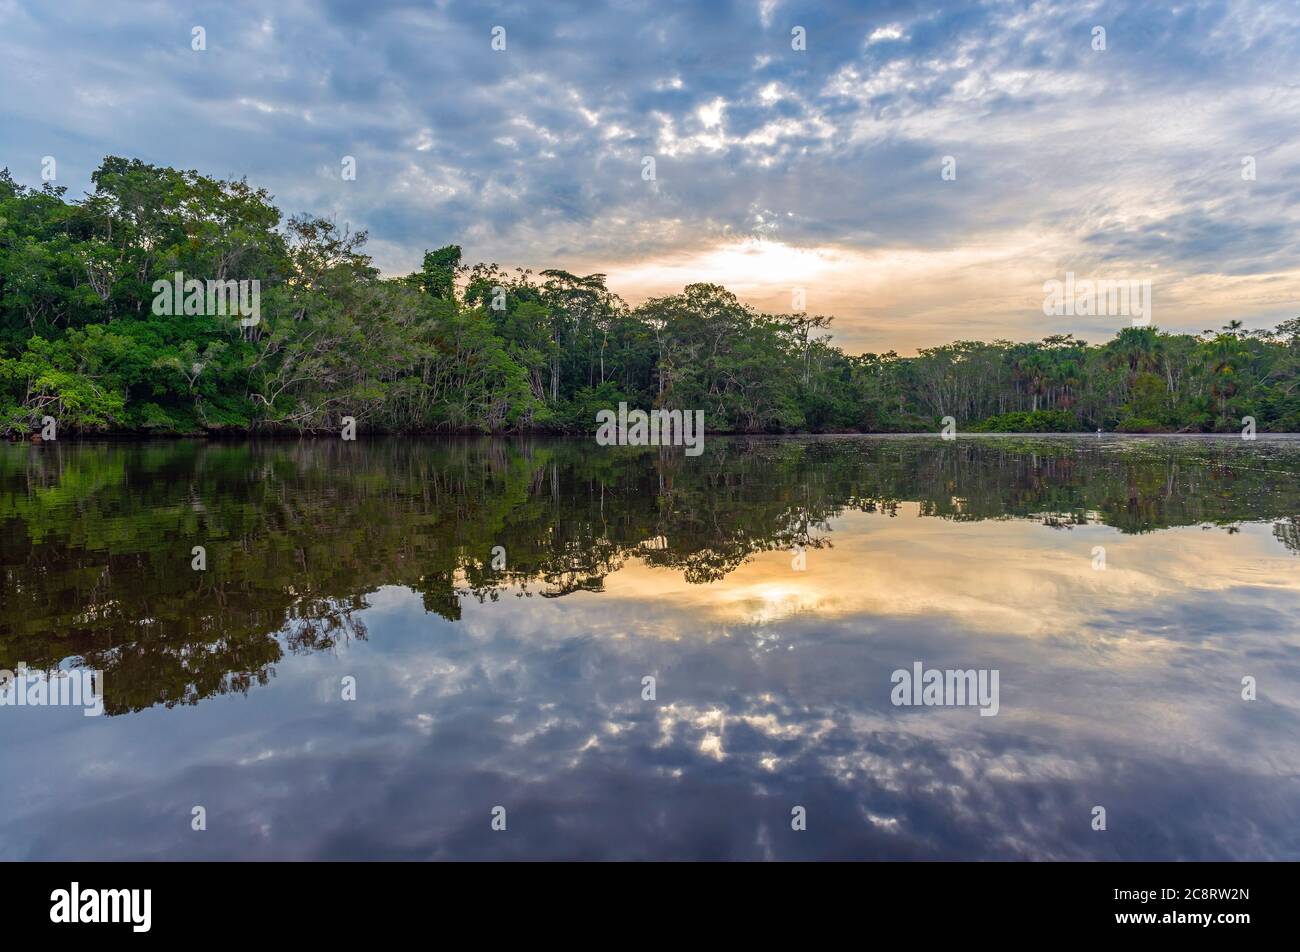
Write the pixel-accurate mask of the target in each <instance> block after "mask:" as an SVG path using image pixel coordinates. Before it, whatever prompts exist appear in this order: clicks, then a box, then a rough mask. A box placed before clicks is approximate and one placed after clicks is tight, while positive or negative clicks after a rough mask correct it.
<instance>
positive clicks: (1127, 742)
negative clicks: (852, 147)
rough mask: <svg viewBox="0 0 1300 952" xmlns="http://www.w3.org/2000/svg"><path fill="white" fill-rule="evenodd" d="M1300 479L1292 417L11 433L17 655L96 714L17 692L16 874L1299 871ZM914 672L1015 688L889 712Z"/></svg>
mask: <svg viewBox="0 0 1300 952" xmlns="http://www.w3.org/2000/svg"><path fill="white" fill-rule="evenodd" d="M1298 477H1300V442H1295V441H1287V440H1269V439H1266V438H1262V437H1261V439H1260V440H1258V441H1256V442H1253V443H1250V442H1244V441H1241V440H1236V439H1230V440H1213V439H1205V440H1195V439H1187V440H1179V439H1142V440H1122V439H1095V438H1059V439H1021V438H982V439H967V438H963V439H961V440H959V441H957V442H955V443H947V442H944V441H942V440H939V439H937V438H936V437H910V438H852V439H848V438H845V439H835V438H826V439H801V440H793V439H787V440H766V441H746V440H739V439H736V440H726V439H711V440H709V441H708V442H707V445H706V451H705V453H704V455H703V456H700V457H698V458H688V457H684V456H683V455H681V453H680V451H676V452H666V451H664V452H661V451H659V450H644V451H637V450H629V449H603V448H598V447H595V446H593V445H590V444H588V443H586V442H547V441H486V440H484V441H458V442H420V441H399V440H384V441H375V442H356V443H343V442H341V441H316V442H303V443H265V444H202V443H149V444H96V445H77V444H73V443H66V442H60V443H58V444H48V445H45V446H41V447H29V446H25V445H19V446H4V447H0V573H2V575H0V668H10V669H12V668H14V667H15V666H16V665H17V664H18V662H25V663H26V664H27V665H29V666H30V667H32V668H53V667H56V666H62V667H63V668H77V667H85V668H93V669H97V670H100V671H102V672H104V706H105V709H106V711H105V715H104V716H100V717H86V716H83V714H82V711H81V710H80V709H78V708H74V707H0V757H2V758H3V759H2V761H0V763H2V766H0V777H2V778H3V782H0V858H5V859H23V858H221V859H225V858H290V859H293V858H403V859H405V858H418V859H425V858H476V859H488V858H620V859H628V858H716V859H722V858H744V859H758V858H780V859H787V858H791V859H793V858H799V859H803V858H861V859H911V858H924V859H932V858H960V859H967V858H1033V859H1046V858H1066V859H1088V858H1097V859H1116V858H1118V859H1156V858H1178V859H1209V858H1264V859H1270V858H1287V859H1300V780H1298V779H1297V771H1298V770H1300V731H1297V726H1298V722H1300V718H1298V717H1297V714H1298V712H1300V479H1298ZM196 545H201V546H203V547H204V548H205V549H206V559H207V564H206V569H205V570H204V571H195V570H194V569H193V568H192V567H191V563H192V558H193V556H192V548H193V547H194V546H196ZM498 546H499V547H501V549H502V550H504V551H503V552H501V551H498V553H497V555H498V558H497V563H498V564H497V566H495V567H494V566H493V564H492V563H493V549H494V547H498ZM798 547H802V550H803V557H802V558H803V566H804V567H803V568H802V569H800V568H798V567H797V566H798V563H799V555H798V552H799V548H798ZM1098 547H1100V548H1098ZM1103 550H1104V551H1103ZM1099 552H1100V553H1101V556H1102V557H1104V564H1105V568H1104V569H1102V568H1099V567H1097V566H1098V562H1099V555H1098V553H1099ZM502 556H503V557H504V567H502V566H501V565H500V562H501V557H502ZM918 661H919V662H921V663H923V665H924V666H925V667H926V668H939V669H981V670H984V671H994V670H996V671H997V672H998V673H999V677H1000V681H999V683H1000V688H999V691H1000V696H999V705H998V712H997V714H996V715H995V716H981V714H980V710H979V709H978V708H977V707H973V706H919V707H918V706H895V705H894V704H893V703H892V702H891V692H892V690H893V686H892V684H891V674H892V672H893V671H895V670H896V669H906V670H911V669H912V666H913V665H914V663H916V662H918ZM647 676H649V677H653V678H655V682H654V689H655V690H654V693H655V697H654V699H652V700H648V699H644V698H643V679H644V678H646V677H647ZM1246 677H1250V678H1254V679H1255V683H1256V690H1257V697H1256V699H1255V700H1246V699H1243V696H1242V694H1243V690H1244V689H1243V678H1246ZM345 678H354V679H355V685H356V688H355V691H356V700H344V699H343V697H342V695H343V692H344V687H343V684H344V679H345ZM199 805H201V806H203V807H204V809H205V811H206V826H207V829H206V830H203V831H195V830H193V829H192V828H191V825H192V823H191V817H192V811H193V808H194V807H195V806H199ZM1097 806H1103V807H1104V808H1105V810H1106V814H1105V818H1106V829H1105V830H1094V829H1093V824H1094V819H1093V816H1094V807H1097ZM494 807H504V808H505V815H506V829H505V830H504V831H497V830H493V829H492V820H493V809H494ZM796 807H802V808H803V811H804V814H805V815H806V826H807V828H806V830H794V829H792V815H793V814H792V811H794V808H796Z"/></svg>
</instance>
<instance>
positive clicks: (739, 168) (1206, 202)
mask: <svg viewBox="0 0 1300 952" xmlns="http://www.w3.org/2000/svg"><path fill="white" fill-rule="evenodd" d="M0 25H2V26H3V29H0V83H2V84H3V85H4V87H5V89H6V97H5V106H4V113H5V114H4V122H3V123H0V154H2V155H3V160H2V161H3V162H4V163H5V164H7V165H8V166H9V167H10V168H11V170H12V171H13V172H14V174H15V176H16V177H17V178H18V179H19V180H21V181H26V182H34V181H37V180H38V177H39V168H40V160H41V157H42V156H44V155H54V156H55V157H56V158H58V159H59V163H60V164H59V169H60V181H61V182H62V183H63V184H67V185H69V186H71V190H72V191H73V193H74V194H75V193H76V192H78V191H80V190H84V189H85V188H88V187H89V176H90V172H91V171H93V169H94V167H95V166H96V165H97V164H98V161H99V160H100V159H101V158H102V156H103V155H104V154H107V153H116V154H125V155H132V156H139V157H141V158H143V159H145V160H147V161H150V162H154V163H161V164H168V165H174V166H180V167H186V168H197V169H200V170H203V171H205V172H208V173H211V174H216V175H222V176H247V177H248V178H249V179H250V180H251V181H254V182H256V183H258V184H264V185H266V186H268V187H269V188H270V189H271V190H272V191H273V192H274V193H275V195H276V196H277V199H278V201H279V203H280V205H281V206H282V208H283V209H284V211H285V212H286V213H290V214H291V213H296V212H301V211H312V212H316V213H321V214H326V215H333V216H335V217H337V218H339V219H340V220H341V221H345V222H348V223H350V224H351V225H352V226H353V227H355V228H368V229H369V230H370V232H371V235H372V237H373V238H374V239H375V243H374V245H373V246H372V250H373V251H374V253H375V254H376V258H377V261H378V264H379V265H380V266H381V267H382V268H383V269H384V270H385V271H387V272H389V273H396V272H403V271H406V270H410V269H412V268H414V267H415V266H416V265H417V264H418V262H419V260H420V257H421V255H422V252H423V251H424V249H425V248H430V247H436V246H438V245H441V244H444V243H447V242H453V241H454V242H459V243H461V244H462V245H464V246H465V250H466V256H467V258H468V259H469V260H471V261H473V260H495V261H499V262H501V263H502V264H505V265H507V266H513V265H524V266H529V267H533V268H540V267H547V266H556V265H559V266H564V267H568V268H572V269H573V270H579V271H581V270H599V271H604V272H609V273H611V274H619V273H623V274H629V275H630V274H637V275H641V276H642V277H641V278H639V279H638V281H630V280H629V281H625V282H624V283H623V284H619V283H618V282H617V281H616V282H615V283H614V287H615V289H616V290H619V291H621V292H622V293H624V295H625V296H626V297H628V298H629V299H630V300H632V301H636V300H638V299H640V298H643V297H645V296H646V295H648V294H651V293H662V292H663V290H665V288H664V287H663V285H664V281H663V280H659V279H656V278H655V277H654V272H655V270H656V268H657V267H658V266H660V265H663V266H664V269H663V270H664V273H665V274H666V273H668V272H673V269H672V267H671V264H672V262H674V261H681V260H696V261H699V262H702V263H706V264H707V261H708V260H709V259H710V258H718V259H719V260H727V251H728V250H729V249H734V248H737V247H740V246H742V245H743V244H744V243H745V242H747V241H751V242H752V241H754V240H760V241H769V242H777V243H779V244H780V245H781V246H783V247H789V248H793V249H798V250H802V251H804V252H807V253H809V254H812V255H817V256H821V257H823V258H828V257H832V256H833V257H834V258H835V260H838V261H840V262H841V263H842V267H840V268H838V269H832V270H829V271H828V272H827V273H825V274H824V275H822V276H820V277H819V278H818V282H817V284H816V286H815V287H809V288H808V293H809V297H810V299H816V298H819V297H820V299H822V300H826V301H833V302H834V303H835V305H836V310H835V313H836V314H837V316H838V323H837V328H838V331H839V335H840V338H841V340H842V341H843V342H845V343H846V345H847V346H850V347H851V349H871V350H885V349H889V348H890V347H894V348H897V349H900V350H902V351H904V352H906V351H910V350H912V349H914V348H915V347H917V346H927V345H931V344H936V343H940V342H942V341H944V340H947V339H951V338H952V337H954V336H958V337H973V336H999V335H1000V336H1009V337H1020V338H1025V337H1038V336H1041V335H1042V334H1045V333H1052V332H1063V331H1066V330H1073V331H1076V332H1083V333H1085V334H1088V335H1089V336H1093V337H1099V336H1107V335H1108V334H1109V333H1111V332H1113V330H1114V329H1113V328H1109V327H1082V328H1081V327H1068V328H1067V327H1055V326H1053V327H1044V326H1042V325H1043V319H1042V314H1041V310H1040V309H1039V307H1038V302H1039V301H1040V300H1041V290H1040V289H1041V285H1042V282H1043V281H1045V280H1048V279H1050V278H1052V277H1059V276H1060V275H1061V274H1062V273H1063V272H1064V271H1066V270H1073V271H1075V272H1076V273H1081V274H1082V273H1088V272H1090V271H1092V272H1095V273H1096V274H1097V276H1104V277H1131V276H1140V277H1148V276H1150V277H1152V279H1153V286H1154V293H1155V296H1156V299H1157V300H1158V301H1162V302H1169V303H1172V304H1176V305H1177V307H1175V308H1167V309H1166V310H1165V311H1164V312H1163V315H1162V317H1161V318H1159V319H1158V320H1159V323H1161V324H1162V325H1164V326H1167V327H1171V328H1183V329H1190V330H1200V329H1201V328H1202V327H1204V326H1209V323H1212V322H1214V321H1218V320H1220V319H1221V318H1223V317H1225V316H1234V317H1242V318H1245V319H1247V321H1248V323H1251V324H1268V323H1271V322H1274V321H1276V320H1278V319H1280V318H1283V317H1287V316H1292V312H1293V311H1294V303H1293V302H1294V301H1295V300H1296V298H1297V297H1300V243H1298V242H1297V241H1296V240H1295V239H1294V238H1293V237H1292V236H1293V235H1294V234H1296V229H1295V226H1296V224H1297V221H1296V219H1297V208H1298V207H1300V202H1298V201H1297V199H1298V197H1300V186H1297V185H1296V184H1295V182H1296V174H1295V173H1296V171H1297V169H1300V143H1297V142H1296V140H1295V137H1294V130H1295V129H1296V128H1297V127H1298V125H1300V123H1298V122H1297V120H1300V87H1298V86H1297V85H1296V84H1295V83H1294V80H1293V78H1292V73H1293V64H1294V50H1295V49H1296V48H1297V47H1298V46H1300V14H1298V13H1297V11H1296V9H1295V8H1294V6H1292V5H1287V4H1272V5H1269V4H1254V5H1250V6H1243V5H1240V4H1235V3H1227V2H1222V3H1220V2H1205V3H1194V4H1185V5H1181V6H1179V7H1178V8H1176V9H1175V10H1166V9H1160V8H1155V7H1152V6H1150V5H1148V4H1142V3H1138V2H1136V0H1133V2H1128V3H1120V2H1101V3H1095V4H1092V5H1091V6H1089V7H1084V8H1080V7H1079V6H1077V5H1075V4H1071V3H1064V2H1062V3H1051V2H1045V3H1036V4H1034V5H1032V6H1030V7H1028V8H1024V7H1022V6H1020V5H1013V6H1007V5H1003V4H992V3H990V4H985V5H979V6H971V5H967V4H952V5H944V6H939V7H934V6H931V5H919V4H909V3H878V4H865V5H864V4H860V3H850V2H843V3H830V4H818V5H816V6H815V7H802V8H798V7H792V6H790V5H788V4H782V3H777V2H770V0H763V2H758V3H754V2H746V3H740V2H736V3H723V4H708V5H702V4H701V5H689V6H683V7H674V8H668V9H665V8H664V7H663V6H662V5H651V6H639V5H636V4H631V3H627V2H609V3H605V4H586V3H584V4H578V3H555V4H547V5H546V6H545V7H544V8H543V9H540V10H539V9H536V8H535V7H534V6H532V5H524V4H510V3H507V4H504V5H500V6H498V7H495V8H493V9H492V10H485V9H483V8H481V7H480V6H477V5H474V4H469V3H459V2H440V3H435V4H429V3H425V2H420V3H415V2H410V3H408V2H401V0H389V2H382V3H369V4H366V5H364V7H358V6H356V5H353V4H344V3H336V2H329V3H301V4H295V5H291V6H288V7H286V8H284V9H282V10H277V11H276V12H275V13H273V14H269V15H268V14H267V13H266V12H265V11H264V8H261V7H259V6H257V5H254V4H239V3H236V4H231V5H228V6H223V7H221V8H219V9H213V8H210V7H201V6H198V5H194V6H192V7H190V8H188V9H187V8H186V7H184V6H172V7H169V8H168V9H167V10H166V11H159V10H157V9H153V8H130V7H125V8H117V9H113V10H105V8H104V7H103V5H102V4H97V3H92V2H85V3H70V4H62V5H60V6H59V8H58V9H52V10H45V9H42V10H41V11H40V14H39V15H37V14H36V13H35V12H33V11H32V10H30V9H28V8H27V7H25V6H22V5H19V4H17V3H14V2H6V3H0ZM1098 25H1101V26H1104V27H1105V29H1106V40H1107V42H1106V49H1105V50H1104V51H1097V50H1094V49H1093V44H1092V30H1093V27H1094V26H1098ZM195 26H202V27H203V28H204V30H205V31H206V41H207V49H206V50H203V51H195V50H192V49H191V30H192V28H193V27H195ZM497 26H500V27H504V29H505V39H506V48H505V49H504V50H501V51H495V50H493V48H492V44H491V40H492V30H493V28H494V27H497ZM795 26H801V27H803V28H804V29H805V31H806V35H807V49H806V51H796V50H794V49H792V48H791V43H790V39H791V34H790V31H791V29H792V28H793V27H795ZM345 155H352V156H355V157H356V159H357V178H356V180H355V181H348V182H344V181H343V180H342V179H341V177H340V175H339V174H338V172H339V169H340V163H341V160H342V157H343V156H345ZM646 155H653V156H655V158H656V172H657V174H656V178H655V180H654V181H650V182H648V181H645V180H644V179H642V177H641V169H642V164H641V160H642V158H643V157H644V156H646ZM945 156H952V157H953V159H954V160H955V163H956V170H957V177H956V179H955V180H954V181H944V180H942V179H941V176H940V169H941V163H942V161H943V158H944V157H945ZM1246 156H1251V157H1254V158H1255V160H1256V163H1257V178H1256V179H1255V180H1254V181H1248V180H1243V178H1242V176H1241V160H1242V159H1243V158H1244V157H1246ZM918 260H927V261H930V262H932V263H933V267H932V269H931V270H930V271H928V272H927V273H925V274H922V275H918V274H917V273H916V268H915V262H917V261H918ZM954 260H961V261H962V262H964V263H963V264H961V265H956V264H954V263H953V261H954ZM754 263H755V264H756V265H757V264H759V259H758V258H756V259H755V262H754ZM909 264H910V266H909ZM673 273H675V272H673ZM900 273H906V274H908V275H909V277H908V278H907V279H906V280H905V281H894V280H892V277H891V276H893V275H896V274H900ZM721 274H722V272H718V273H710V272H708V271H707V270H706V271H705V272H703V273H699V274H696V275H693V276H692V277H694V278H698V279H703V280H718V279H719V276H720V275H721ZM795 279H796V276H795V275H791V274H786V273H784V272H781V271H779V270H778V271H777V272H771V271H767V272H763V271H758V270H756V271H754V272H753V273H752V274H751V275H749V276H748V280H744V281H742V283H744V284H745V285H747V286H748V287H749V288H750V290H749V292H747V293H748V297H747V299H749V300H751V301H752V302H753V303H756V304H758V305H761V306H768V305H769V303H770V302H776V301H780V300H788V298H789V292H790V284H791V282H792V281H793V280H795ZM882 286H888V290H887V292H885V293H877V294H876V295H875V296H872V295H870V294H868V293H866V292H865V291H864V288H875V289H877V291H879V289H880V288H881V287H882Z"/></svg>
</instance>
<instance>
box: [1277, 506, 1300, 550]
mask: <svg viewBox="0 0 1300 952" xmlns="http://www.w3.org/2000/svg"><path fill="white" fill-rule="evenodd" d="M1273 535H1274V536H1276V537H1277V541H1279V542H1281V543H1282V544H1283V545H1284V546H1286V547H1287V548H1288V549H1290V550H1291V551H1292V552H1294V553H1296V554H1297V555H1300V516H1292V517H1291V518H1289V519H1284V520H1282V521H1281V522H1275V523H1273Z"/></svg>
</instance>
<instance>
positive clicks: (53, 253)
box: [0, 156, 1300, 436]
mask: <svg viewBox="0 0 1300 952" xmlns="http://www.w3.org/2000/svg"><path fill="white" fill-rule="evenodd" d="M92 182H93V187H94V191H93V192H92V193H90V194H88V195H87V196H86V197H85V198H84V199H82V200H80V201H69V200H68V199H67V198H66V189H64V188H63V187H57V186H52V185H49V184H46V185H44V186H42V187H41V188H31V187H25V186H22V185H20V184H18V183H17V182H15V181H14V179H13V178H12V177H11V175H10V174H9V172H8V170H4V171H2V172H0V431H3V432H5V433H6V434H9V435H10V436H17V435H21V434H26V433H34V432H39V431H40V429H41V426H42V424H41V421H42V420H43V419H45V418H46V417H53V418H54V419H55V420H56V421H57V422H58V425H59V427H60V428H61V430H62V432H72V433H96V432H123V433H138V434H151V433H152V434H198V433H209V434H219V433H222V432H234V433H242V432H253V431H256V432H323V431H338V430H339V429H340V428H341V425H342V420H343V418H344V417H351V418H353V419H354V420H355V421H356V423H357V426H358V428H359V429H361V430H368V431H373V432H409V433H419V432H479V433H505V432H522V431H528V432H547V431H551V432H592V431H594V429H595V414H596V411H598V410H601V409H607V408H610V407H615V406H617V405H618V403H619V402H622V401H626V402H627V403H628V405H629V406H638V407H643V408H647V409H648V408H651V407H655V408H666V409H682V410H695V409H702V410H704V411H705V415H706V423H707V425H708V427H709V429H710V430H713V431H729V432H746V433H765V432H766V433H779V432H796V431H807V432H908V431H928V430H935V429H938V428H939V426H940V421H941V420H942V418H943V417H946V416H952V417H954V418H955V419H956V420H957V421H958V424H959V427H960V428H962V429H966V430H985V431H1005V432H1017V431H1018V432H1044V431H1062V432H1068V431H1080V430H1089V431H1090V430H1093V429H1098V428H1100V429H1105V430H1108V431H1110V430H1119V431H1127V432H1161V431H1171V432H1235V431H1238V430H1240V429H1241V427H1242V418H1243V417H1245V416H1250V417H1253V418H1254V419H1255V421H1256V426H1257V428H1258V429H1259V430H1261V431H1279V432H1280V431H1300V318H1294V319H1291V320H1287V321H1284V322H1282V323H1281V324H1280V325H1279V326H1278V327H1276V328H1275V329H1272V330H1246V329H1244V328H1243V326H1242V324H1241V322H1239V321H1231V322H1230V323H1229V324H1227V325H1226V326H1225V327H1223V328H1221V329H1220V330H1217V331H1205V332H1203V333H1201V334H1194V335H1193V334H1170V333H1165V332H1162V331H1160V330H1159V329H1157V328H1155V327H1128V328H1124V329H1122V330H1120V331H1119V332H1118V333H1117V334H1116V335H1115V337H1114V338H1113V339H1111V340H1110V341H1108V342H1106V343H1104V344H1100V345H1093V344H1089V343H1087V342H1085V341H1082V340H1079V339H1078V338H1076V337H1074V336H1072V335H1069V334H1058V335H1052V336H1049V337H1046V338H1044V339H1043V340H1041V341H1038V342H1032V343H1024V342H1011V341H1005V340H998V341H993V342H979V341H957V342H955V343H952V344H947V345H944V346H942V347H933V348H926V349H923V350H921V351H920V352H919V353H918V354H917V356H915V357H905V356H900V355H899V354H897V353H895V352H893V351H890V352H888V353H883V354H876V353H864V354H846V353H845V352H844V351H843V350H841V349H840V348H839V347H837V346H835V345H834V344H832V343H831V339H830V335H829V326H830V323H831V319H830V318H829V317H826V316H822V315H809V314H767V313H760V312H758V311H756V310H755V309H753V308H751V307H748V306H746V305H744V304H742V303H741V302H740V301H739V300H737V298H736V297H735V296H734V295H733V294H731V293H730V292H729V291H727V290H726V289H725V288H722V287H720V286H718V285H714V284H703V283H701V284H692V285H689V286H687V287H686V288H685V289H684V290H683V291H682V292H681V293H680V294H674V295H669V296H666V297H661V298H652V299H650V300H648V301H645V302H644V303H642V304H640V305H639V306H637V307H629V306H628V305H627V304H626V303H625V302H624V301H622V300H621V299H620V298H619V297H618V295H616V294H614V293H613V292H612V291H610V290H609V288H608V287H607V286H606V281H605V276H604V275H602V274H587V275H579V274H573V273H570V272H568V271H565V270H562V269H548V270H544V271H540V272H537V273H534V272H533V271H531V270H527V269H515V271H514V272H507V271H505V270H503V269H502V268H500V267H498V266H497V265H495V264H483V263H480V264H474V265H467V264H464V263H462V260H461V249H460V248H459V247H458V246H456V245H448V246H446V247H443V248H439V249H437V250H435V251H430V252H427V253H426V254H425V255H424V259H423V262H422V266H421V268H420V270H419V271H416V272H414V273H412V274H409V275H403V276H398V277H388V278H385V277H383V276H381V275H380V273H379V271H378V269H377V268H375V267H374V265H373V263H372V261H371V258H370V257H369V256H368V255H367V254H366V253H365V251H364V247H365V243H366V239H367V235H366V233H365V232H355V233H354V232H351V231H349V230H348V229H346V228H340V227H339V226H338V225H337V223H335V222H333V221H331V220H328V219H324V218H320V217H316V216H310V215H298V216H293V217H290V218H288V219H285V218H284V217H283V216H282V214H281V212H280V211H279V209H277V208H276V207H275V205H274V204H273V202H272V197H271V196H270V194H269V193H268V192H267V191H266V190H265V189H261V188H255V187H253V186H250V185H249V184H248V183H247V182H246V181H242V180H238V181H235V180H220V179H216V178H212V177H209V176H205V175H201V174H199V173H198V172H195V171H181V170H176V169H171V168H163V167H157V166H153V165H149V164H146V163H144V162H141V161H140V160H137V159H125V158H119V157H114V156H110V157H108V158H106V159H105V160H104V162H103V163H102V165H101V166H100V167H99V169H98V170H97V171H96V172H95V173H94V175H93V176H92ZM177 273H180V274H182V275H184V276H185V277H186V278H193V279H198V280H212V281H223V282H228V281H257V282H258V283H259V287H260V306H259V314H258V316H257V319H256V321H255V322H254V321H242V322H241V321H240V320H238V319H235V318H232V317H231V316H230V315H228V314H222V315H217V314H211V313H206V309H189V310H193V311H197V312H195V313H184V311H186V310H187V309H186V308H183V307H176V308H171V309H170V310H172V311H173V313H168V314H156V313H154V312H155V308H154V307H153V303H154V301H155V299H156V298H157V296H158V291H157V290H156V287H155V285H156V283H157V282H171V281H173V279H174V275H176V274H177Z"/></svg>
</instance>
